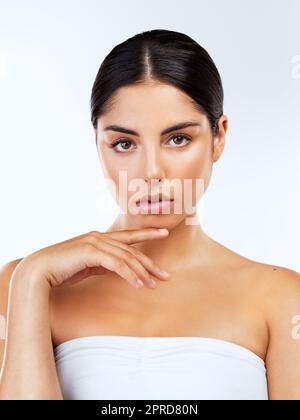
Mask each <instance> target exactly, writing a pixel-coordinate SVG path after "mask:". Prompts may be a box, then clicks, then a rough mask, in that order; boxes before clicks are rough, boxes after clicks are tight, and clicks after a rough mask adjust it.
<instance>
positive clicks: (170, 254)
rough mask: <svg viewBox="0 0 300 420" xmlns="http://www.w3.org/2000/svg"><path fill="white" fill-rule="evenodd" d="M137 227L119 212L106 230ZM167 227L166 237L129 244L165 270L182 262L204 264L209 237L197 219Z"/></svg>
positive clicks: (179, 266)
mask: <svg viewBox="0 0 300 420" xmlns="http://www.w3.org/2000/svg"><path fill="white" fill-rule="evenodd" d="M159 227H164V226H159ZM139 228H140V229H141V227H139V226H134V225H131V224H130V223H128V220H126V217H124V215H122V214H120V215H118V217H117V219H116V220H115V221H114V223H113V225H112V226H111V227H110V228H109V229H108V230H107V232H109V231H113V230H127V229H139ZM167 228H168V230H169V235H168V236H167V237H166V238H162V239H154V240H149V241H144V242H139V243H136V244H132V245H131V246H134V247H135V248H136V249H138V250H139V251H141V252H142V253H143V254H145V255H147V256H148V257H149V258H151V259H152V260H153V261H155V262H156V263H157V264H162V268H165V269H166V270H168V269H169V268H172V271H173V270H174V269H175V268H176V267H178V269H180V268H182V266H183V264H184V265H187V266H188V267H189V266H191V265H193V264H201V262H203V264H204V263H205V262H206V258H207V253H206V251H207V248H208V244H209V238H208V236H207V235H206V234H205V232H204V231H203V229H202V227H201V225H200V223H199V220H197V223H196V224H195V223H194V224H192V225H188V224H186V223H185V219H183V220H182V221H181V222H180V223H178V224H176V225H175V226H172V227H170V226H168V227H167Z"/></svg>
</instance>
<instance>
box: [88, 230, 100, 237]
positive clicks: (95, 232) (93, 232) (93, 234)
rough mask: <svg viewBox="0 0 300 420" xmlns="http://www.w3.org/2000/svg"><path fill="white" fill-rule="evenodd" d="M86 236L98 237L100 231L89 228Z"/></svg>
mask: <svg viewBox="0 0 300 420" xmlns="http://www.w3.org/2000/svg"><path fill="white" fill-rule="evenodd" d="M88 236H89V237H90V238H99V236H100V232H98V231H97V230H91V231H90V232H89V233H88Z"/></svg>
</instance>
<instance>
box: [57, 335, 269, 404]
mask: <svg viewBox="0 0 300 420" xmlns="http://www.w3.org/2000/svg"><path fill="white" fill-rule="evenodd" d="M54 356H55V362H56V368H57V373H58V378H59V381H60V385H61V389H62V393H63V397H64V399H65V400H127V399H128V400H139V399H140V400H155V399H165V400H267V399H268V389H267V379H266V368H265V363H264V361H263V360H262V359H261V358H260V357H259V356H258V355H256V354H255V353H253V352H252V351H251V350H248V349H246V348H245V347H242V346H239V345H237V344H233V343H230V342H229V341H224V340H220V339H216V338H206V337H133V336H87V337H80V338H75V339H73V340H69V341H66V342H64V343H62V344H60V345H58V346H57V347H56V348H55V349H54Z"/></svg>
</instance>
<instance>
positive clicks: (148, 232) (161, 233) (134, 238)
mask: <svg viewBox="0 0 300 420" xmlns="http://www.w3.org/2000/svg"><path fill="white" fill-rule="evenodd" d="M103 234H104V236H109V237H110V238H112V239H116V240H118V241H121V242H124V243H126V244H135V243H138V242H143V241H148V240H151V239H159V238H163V237H167V236H168V234H169V231H168V230H167V229H162V230H159V229H156V228H144V229H131V230H117V231H112V232H104V233H103Z"/></svg>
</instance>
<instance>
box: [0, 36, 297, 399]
mask: <svg viewBox="0 0 300 420" xmlns="http://www.w3.org/2000/svg"><path fill="white" fill-rule="evenodd" d="M91 113H92V124H93V127H94V129H95V139H96V146H97V151H98V154H99V158H100V162H101V165H102V168H103V171H104V173H105V176H106V177H107V179H108V180H109V181H110V185H113V186H115V187H116V192H117V193H118V194H117V195H116V196H117V197H118V198H117V200H118V204H119V205H120V207H121V208H122V209H123V212H122V213H120V214H119V215H118V217H117V218H116V220H114V222H113V224H112V226H111V227H110V228H109V229H108V230H107V231H106V232H98V231H93V232H88V233H85V234H82V235H80V236H77V237H75V238H71V239H68V240H66V241H64V242H61V243H57V244H54V245H51V246H48V247H46V248H43V249H41V250H37V251H36V252H34V253H32V254H30V255H27V256H26V257H24V258H22V259H18V260H14V261H11V262H9V263H7V264H6V265H5V266H4V267H3V268H2V274H1V283H0V287H1V292H0V296H1V301H0V305H1V306H0V312H1V314H2V317H3V318H2V319H6V334H5V335H4V333H3V337H2V338H3V340H2V341H1V346H2V347H1V359H3V363H2V372H1V382H0V398H1V399H55V400H56V399H199V400H201V399H265V400H266V399H299V398H300V339H299V337H298V335H297V334H296V332H297V331H296V330H295V329H296V327H297V325H295V323H294V322H295V320H297V319H298V318H297V316H298V315H299V314H300V275H299V274H298V273H297V272H295V271H293V270H291V269H288V268H286V267H281V266H273V265H269V264H263V263H259V262H257V261H253V260H250V259H248V258H246V257H244V256H241V255H239V254H237V253H235V252H234V251H232V250H230V249H228V248H226V247H225V246H223V245H221V244H220V243H218V242H216V241H215V240H213V239H212V238H210V237H209V236H208V235H207V234H206V233H205V232H204V230H203V229H202V227H201V225H200V223H199V221H198V219H197V213H196V211H195V207H196V204H197V202H198V201H199V199H200V198H201V195H202V194H203V193H204V192H205V191H206V189H207V187H208V184H209V181H210V178H211V174H212V168H213V164H214V163H215V162H217V161H218V159H219V158H220V156H221V154H222V152H223V149H224V144H225V136H226V131H227V128H228V118H227V117H226V116H225V115H224V114H223V88H222V82H221V78H220V75H219V73H218V70H217V68H216V67H215V64H214V62H213V61H212V59H211V57H210V56H209V54H208V53H207V52H206V51H205V50H204V49H203V48H202V47H201V46H200V45H199V44H198V43H197V42H195V41H194V40H192V39H191V38H190V37H188V36H186V35H184V34H182V33H178V32H173V31H167V30H152V31H148V32H143V33H141V34H138V35H136V36H134V37H132V38H130V39H128V40H126V41H125V42H123V43H121V44H120V45H118V46H116V47H115V48H114V49H113V50H112V51H111V52H110V53H109V54H108V56H107V57H106V58H105V60H104V62H103V63H102V65H101V67H100V69H99V72H98V74H97V76H96V80H95V83H94V85H93V89H92V96H91ZM173 180H177V181H178V180H179V182H174V183H173V182H172V181H173ZM186 180H191V183H190V184H188V183H187V184H185V181H186ZM199 180H200V181H202V184H201V185H202V190H201V191H200V193H199V189H198V185H199V184H198V182H197V181H199ZM136 181H138V184H139V187H140V188H139V189H138V192H136V190H135V189H134V188H132V187H133V184H134V182H136ZM182 186H183V188H181V187H182ZM166 187H169V188H166ZM187 192H189V193H191V197H192V199H191V201H192V207H191V208H188V210H186V208H185V206H182V207H181V208H182V211H180V210H178V208H180V206H179V207H178V206H177V205H178V204H180V203H183V202H184V200H185V196H186V193H187ZM148 201H150V202H151V203H148ZM103 205H105V203H103ZM166 210H167V211H166ZM220 218H222V214H221V212H220ZM223 222H224V223H226V221H225V220H223ZM161 228H165V230H164V231H162V232H160V229H161ZM233 228H234V227H233ZM161 270H164V271H167V273H163V272H161ZM139 280H140V281H139Z"/></svg>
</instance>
